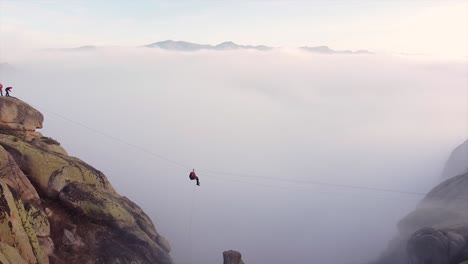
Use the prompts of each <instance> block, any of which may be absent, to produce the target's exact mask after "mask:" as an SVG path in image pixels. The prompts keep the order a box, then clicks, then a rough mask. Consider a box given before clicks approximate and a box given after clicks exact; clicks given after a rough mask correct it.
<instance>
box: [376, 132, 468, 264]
mask: <svg viewBox="0 0 468 264" xmlns="http://www.w3.org/2000/svg"><path fill="white" fill-rule="evenodd" d="M467 142H468V141H466V142H465V143H464V145H468V144H467ZM462 151H463V145H462V146H461V147H458V148H457V149H456V150H455V151H454V152H453V153H452V155H451V157H450V159H449V162H448V163H447V166H448V165H450V164H452V165H456V167H452V168H454V169H456V170H451V171H452V172H454V173H453V175H451V176H450V177H451V178H449V179H448V180H445V181H444V182H442V183H441V184H439V185H438V186H436V187H435V188H434V189H432V190H431V191H430V192H429V193H428V194H427V195H426V196H425V198H424V199H423V200H422V201H421V202H420V204H419V205H418V207H417V208H416V209H415V210H414V211H413V212H411V213H409V214H408V215H407V216H406V217H404V218H403V219H402V220H401V221H400V222H399V223H398V231H399V234H398V236H397V237H396V238H395V239H394V240H393V241H391V242H390V245H389V247H388V249H387V250H386V251H385V252H384V254H383V255H382V257H381V258H380V259H379V260H378V261H377V262H376V263H377V264H406V263H410V264H460V263H462V262H464V261H467V263H468V192H467V190H468V171H463V170H460V169H461V168H464V167H465V168H466V167H468V166H467V165H468V160H467V159H464V157H463V155H461V156H460V155H459V154H460V153H461V152H462ZM454 155H455V156H456V157H455V156H454ZM451 161H456V162H451ZM463 165H465V166H463ZM447 166H446V167H447ZM455 175H458V176H455Z"/></svg>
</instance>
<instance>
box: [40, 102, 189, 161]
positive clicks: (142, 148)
mask: <svg viewBox="0 0 468 264" xmlns="http://www.w3.org/2000/svg"><path fill="white" fill-rule="evenodd" d="M34 107H36V106H34ZM36 108H39V109H41V110H42V111H44V112H48V113H50V114H52V115H55V116H57V117H59V118H60V119H63V120H65V121H68V122H70V123H73V124H75V125H77V126H80V127H82V128H85V129H87V130H90V131H92V132H94V133H96V134H98V135H101V136H103V137H106V138H109V139H111V140H115V141H117V142H120V143H121V144H124V145H126V146H129V147H132V148H135V149H138V150H140V151H142V152H144V153H146V154H149V155H151V156H154V157H156V158H158V159H161V160H164V161H166V162H168V163H171V164H173V165H177V166H179V167H182V168H184V169H188V170H190V169H191V167H189V166H186V165H184V164H182V163H180V162H177V161H174V160H171V159H169V158H166V157H164V156H162V155H160V154H157V153H154V152H152V151H149V150H148V149H146V148H144V147H141V146H138V145H135V144H132V143H130V142H128V141H125V140H123V139H120V138H118V137H115V136H112V135H109V134H107V133H104V132H101V131H99V130H97V129H94V128H92V127H89V126H87V125H84V124H82V123H79V122H76V121H74V120H72V119H69V118H67V117H65V116H63V115H60V114H57V113H55V112H52V111H49V110H46V109H44V108H42V107H36Z"/></svg>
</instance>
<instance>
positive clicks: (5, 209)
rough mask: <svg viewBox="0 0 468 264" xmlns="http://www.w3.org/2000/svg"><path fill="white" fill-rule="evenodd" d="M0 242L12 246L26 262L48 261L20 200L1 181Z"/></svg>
mask: <svg viewBox="0 0 468 264" xmlns="http://www.w3.org/2000/svg"><path fill="white" fill-rule="evenodd" d="M0 243H3V244H6V245H9V246H11V247H14V248H15V249H16V250H17V251H18V252H19V254H20V255H21V256H22V258H23V259H24V260H25V261H26V262H27V263H37V264H42V263H48V259H47V257H46V256H45V255H44V254H43V252H42V248H41V246H40V245H39V242H38V240H37V236H36V233H35V230H34V228H33V227H32V226H31V223H30V222H29V221H28V215H27V212H26V210H25V209H24V206H23V203H22V201H21V200H20V199H18V198H17V197H16V195H15V194H14V192H12V190H11V189H10V188H9V187H8V185H6V184H5V183H3V182H1V181H0Z"/></svg>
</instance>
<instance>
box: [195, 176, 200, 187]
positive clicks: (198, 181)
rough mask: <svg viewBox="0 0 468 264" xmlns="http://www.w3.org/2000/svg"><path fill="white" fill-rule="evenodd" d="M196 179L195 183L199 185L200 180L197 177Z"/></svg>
mask: <svg viewBox="0 0 468 264" xmlns="http://www.w3.org/2000/svg"><path fill="white" fill-rule="evenodd" d="M196 179H197V185H198V186H200V180H199V179H198V177H197V178H196Z"/></svg>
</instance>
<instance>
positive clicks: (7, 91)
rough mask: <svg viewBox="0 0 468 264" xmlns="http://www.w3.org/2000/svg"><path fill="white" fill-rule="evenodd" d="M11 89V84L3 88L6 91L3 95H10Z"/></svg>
mask: <svg viewBox="0 0 468 264" xmlns="http://www.w3.org/2000/svg"><path fill="white" fill-rule="evenodd" d="M11 89H13V87H11V86H10V87H7V88H6V89H5V92H6V93H5V96H10V91H11Z"/></svg>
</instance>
